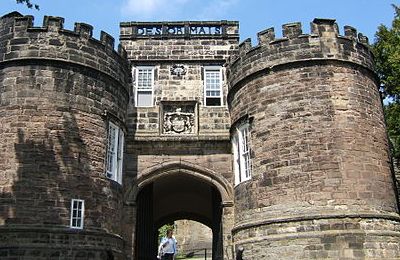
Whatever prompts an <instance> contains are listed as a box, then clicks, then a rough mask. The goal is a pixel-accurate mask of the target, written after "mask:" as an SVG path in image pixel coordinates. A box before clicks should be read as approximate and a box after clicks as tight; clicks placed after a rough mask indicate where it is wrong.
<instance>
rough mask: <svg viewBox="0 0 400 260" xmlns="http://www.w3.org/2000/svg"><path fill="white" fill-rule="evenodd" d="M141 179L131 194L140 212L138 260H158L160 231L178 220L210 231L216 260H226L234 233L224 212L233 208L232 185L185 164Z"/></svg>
mask: <svg viewBox="0 0 400 260" xmlns="http://www.w3.org/2000/svg"><path fill="white" fill-rule="evenodd" d="M141 176H142V177H141V178H139V179H138V182H137V186H133V187H132V190H131V199H134V200H135V201H136V212H137V214H136V228H135V236H134V237H135V241H134V247H135V259H140V260H144V259H155V256H156V252H157V244H158V241H157V235H158V234H157V230H158V228H159V227H160V226H162V225H163V224H165V223H170V222H172V221H174V220H177V219H190V220H195V221H198V222H200V223H203V224H204V225H206V226H208V227H210V228H211V229H212V233H213V238H212V245H213V246H212V248H213V252H212V255H213V259H224V254H226V253H225V252H224V250H225V249H224V243H225V246H226V244H230V242H226V240H227V239H230V236H227V235H226V233H228V232H227V231H226V230H228V229H229V233H230V228H231V227H230V226H231V223H226V221H224V214H225V215H226V214H232V211H231V210H229V211H228V212H225V211H224V206H227V205H228V206H232V205H231V204H232V203H231V201H232V200H231V198H232V188H231V187H230V185H229V183H228V182H227V181H226V180H225V179H224V178H223V177H221V176H220V175H219V174H218V173H216V172H213V171H211V170H209V169H205V168H202V167H198V166H195V165H192V164H190V163H185V162H181V161H179V162H170V163H164V164H162V165H159V166H155V167H153V168H151V169H148V170H146V172H144V173H142V175H141ZM224 212H225V213H224ZM229 219H231V218H229ZM224 240H225V242H224ZM178 242H179V241H178ZM225 251H226V250H225Z"/></svg>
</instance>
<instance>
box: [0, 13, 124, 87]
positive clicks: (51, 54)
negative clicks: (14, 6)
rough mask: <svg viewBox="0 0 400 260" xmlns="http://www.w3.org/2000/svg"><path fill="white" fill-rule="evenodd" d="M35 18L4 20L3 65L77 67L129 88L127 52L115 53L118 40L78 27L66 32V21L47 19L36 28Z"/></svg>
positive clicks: (0, 40) (0, 59)
mask: <svg viewBox="0 0 400 260" xmlns="http://www.w3.org/2000/svg"><path fill="white" fill-rule="evenodd" d="M33 19H34V18H33V16H22V15H20V14H19V13H16V12H14V13H10V14H8V15H5V16H3V17H2V18H1V20H0V25H4V27H3V28H2V29H1V32H2V35H1V38H0V46H1V52H0V62H6V61H7V62H11V61H15V60H35V59H40V60H52V61H63V62H68V63H74V64H78V65H83V66H86V67H90V68H92V69H95V70H97V71H99V72H102V73H105V74H107V75H108V76H110V77H112V78H113V79H114V80H116V81H119V82H120V84H121V85H123V86H124V87H126V84H125V83H126V75H127V71H126V70H127V61H126V52H125V50H124V49H123V48H121V47H120V46H119V48H118V52H116V51H115V50H114V38H113V37H111V36H110V35H108V34H107V33H105V32H101V36H100V41H99V40H96V39H95V38H93V37H92V30H93V27H92V26H91V25H89V24H85V23H76V24H75V28H74V31H70V30H66V29H64V28H63V24H64V18H62V17H53V16H45V18H44V20H43V26H42V27H34V25H33Z"/></svg>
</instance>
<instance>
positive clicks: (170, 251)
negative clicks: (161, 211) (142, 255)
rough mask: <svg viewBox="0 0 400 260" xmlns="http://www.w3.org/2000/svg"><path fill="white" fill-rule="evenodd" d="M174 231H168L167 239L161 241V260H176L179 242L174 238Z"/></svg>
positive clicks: (159, 255)
mask: <svg viewBox="0 0 400 260" xmlns="http://www.w3.org/2000/svg"><path fill="white" fill-rule="evenodd" d="M172 234H173V230H172V229H169V230H168V231H167V237H163V238H162V239H161V243H160V247H159V250H158V258H159V259H161V260H174V259H175V256H176V253H177V250H176V245H177V241H176V239H175V237H173V236H172Z"/></svg>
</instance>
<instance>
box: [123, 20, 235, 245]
mask: <svg viewBox="0 0 400 260" xmlns="http://www.w3.org/2000/svg"><path fill="white" fill-rule="evenodd" d="M191 26H206V27H207V26H210V27H218V28H221V33H218V34H214V35H211V34H201V35H200V34H196V35H194V34H193V33H190V31H188V29H187V31H186V33H185V34H172V33H165V32H166V31H167V29H166V28H183V27H185V28H189V27H191ZM120 27H121V36H120V40H121V44H122V46H123V47H124V49H126V51H127V55H128V59H129V61H130V63H131V67H132V68H134V67H136V66H143V65H151V66H154V68H155V82H154V106H153V107H135V102H134V88H133V85H134V82H133V81H132V85H130V87H131V93H132V94H133V95H132V99H131V101H130V105H129V108H128V119H127V126H128V129H129V139H130V140H131V142H128V143H127V153H128V155H127V165H126V166H127V167H126V178H125V180H126V181H127V185H126V186H127V187H128V186H131V189H133V190H135V189H140V187H142V186H143V183H145V182H146V181H147V180H148V179H149V178H152V176H153V175H154V176H155V175H156V174H155V173H154V171H151V170H149V169H159V170H157V171H159V172H160V173H159V174H160V175H161V174H163V175H164V176H165V178H166V179H167V178H168V176H169V175H168V174H167V173H166V172H163V171H162V168H163V167H164V165H166V166H165V168H168V167H170V166H169V165H170V164H173V165H181V166H178V168H177V169H176V172H179V171H180V170H179V167H182V170H181V172H182V173H181V174H184V169H183V168H185V167H186V166H187V167H189V168H192V167H193V168H196V167H197V168H196V169H192V170H193V171H197V170H199V171H200V172H198V173H197V174H198V175H199V176H202V174H203V172H204V173H205V172H212V174H213V175H215V176H208V177H207V178H203V177H204V176H203V177H199V179H198V180H199V181H200V182H201V183H207V184H206V185H211V186H215V185H217V186H218V185H220V183H218V181H216V179H219V180H222V182H223V183H224V184H223V185H225V188H227V189H228V190H231V187H230V183H231V182H232V181H233V180H232V161H231V154H230V153H231V147H230V140H229V128H230V117H229V112H228V108H227V101H226V95H227V91H228V88H227V84H226V83H227V82H226V76H225V67H223V65H224V64H225V63H226V60H227V59H228V57H229V56H230V55H233V54H235V53H236V52H237V47H238V23H237V22H227V21H221V22H165V23H137V22H129V23H121V26H120ZM140 28H147V30H148V31H149V32H150V33H152V34H153V35H140V34H139V33H138V32H139V31H140V30H141V29H140ZM154 28H155V29H154ZM157 28H158V29H157ZM157 30H159V31H157ZM161 32H164V33H163V34H161ZM182 32H183V31H182ZM157 33H158V34H157ZM210 65H217V66H221V67H222V70H223V78H222V80H223V97H224V100H223V104H222V106H215V107H211V106H205V104H204V75H203V70H204V66H210ZM174 67H180V68H182V69H183V70H184V73H182V74H180V75H177V74H176V73H174V72H173V68H174ZM174 108H181V109H182V112H183V113H186V114H190V115H188V116H190V118H191V119H190V120H193V122H194V123H193V127H192V129H191V130H190V131H185V132H182V133H175V132H169V131H167V130H166V128H165V127H166V123H165V118H166V117H165V115H166V113H171V114H173V113H174V112H175V110H176V109H174ZM185 165H186V166H185ZM189 165H190V166H189ZM200 169H201V170H200ZM167 170H168V169H166V170H165V171H167ZM193 174H194V175H196V174H195V173H193ZM210 174H211V173H210ZM185 176H186V175H185ZM187 176H190V175H187ZM193 177H194V176H193ZM213 179H214V180H213ZM176 185H177V184H176ZM199 185H200V184H199ZM138 187H139V188H138ZM155 187H158V186H155ZM156 192H157V191H155V193H156ZM177 192H179V191H177ZM223 200H224V201H225V200H230V201H231V200H232V198H226V197H225V198H223ZM155 203H157V202H155ZM177 203H179V202H177ZM196 203H199V202H196V201H193V204H196ZM210 205H211V204H210ZM155 207H156V208H157V206H155ZM157 212H158V211H157V210H155V217H156V218H157ZM227 212H230V213H229V214H231V213H232V212H231V211H227ZM192 213H194V212H192ZM197 213H198V212H197ZM202 214H203V217H204V216H207V217H206V218H207V219H209V218H210V214H211V213H209V212H202ZM185 216H186V217H193V216H190V214H189V215H185ZM158 217H160V216H158ZM197 217H199V216H197ZM132 225H134V224H132ZM229 235H230V228H229V224H228V223H227V228H226V230H225V232H224V239H226V243H225V244H226V245H228V246H229V245H230V237H229V239H228V236H229ZM137 250H140V249H137Z"/></svg>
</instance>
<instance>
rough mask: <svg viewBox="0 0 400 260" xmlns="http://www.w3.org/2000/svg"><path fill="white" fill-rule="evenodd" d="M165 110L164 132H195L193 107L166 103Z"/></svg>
mask: <svg viewBox="0 0 400 260" xmlns="http://www.w3.org/2000/svg"><path fill="white" fill-rule="evenodd" d="M165 110H166V111H165ZM165 110H164V116H163V117H164V118H163V120H164V123H163V133H164V134H193V133H194V132H195V114H194V107H192V106H188V105H182V106H177V105H166V106H165ZM171 110H172V111H171Z"/></svg>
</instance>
